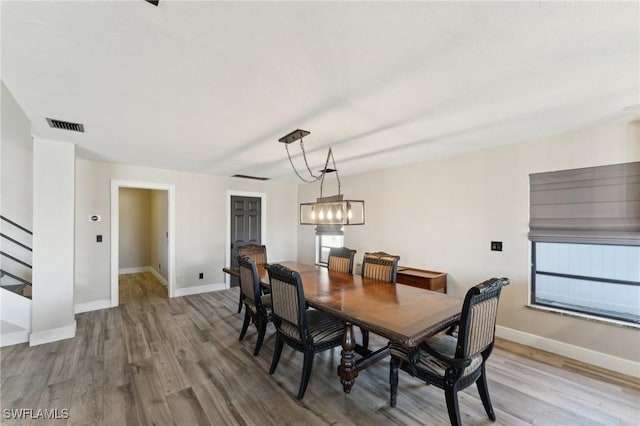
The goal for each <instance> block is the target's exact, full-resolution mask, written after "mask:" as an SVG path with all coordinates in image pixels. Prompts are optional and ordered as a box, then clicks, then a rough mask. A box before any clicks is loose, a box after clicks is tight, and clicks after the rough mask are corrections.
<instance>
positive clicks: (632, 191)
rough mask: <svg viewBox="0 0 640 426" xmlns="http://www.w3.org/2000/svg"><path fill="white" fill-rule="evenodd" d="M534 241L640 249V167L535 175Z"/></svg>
mask: <svg viewBox="0 0 640 426" xmlns="http://www.w3.org/2000/svg"><path fill="white" fill-rule="evenodd" d="M529 183H530V185H529V187H530V190H531V191H530V197H529V203H530V215H529V239H530V240H531V241H543V242H565V243H567V242H568V243H586V244H615V245H632V246H637V245H640V162H635V163H626V164H614V165H611V166H599V167H587V168H584V169H574V170H562V171H557V172H548V173H534V174H531V175H529Z"/></svg>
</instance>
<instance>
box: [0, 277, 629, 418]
mask: <svg viewBox="0 0 640 426" xmlns="http://www.w3.org/2000/svg"><path fill="white" fill-rule="evenodd" d="M237 291H238V290H237V288H235V289H230V290H225V291H221V292H212V293H206V294H200V295H194V296H187V297H180V298H174V299H168V298H167V293H166V289H165V288H164V287H162V286H161V285H160V284H159V283H158V282H157V281H156V280H155V278H154V277H153V275H151V274H149V273H144V274H131V275H124V276H122V277H121V280H120V302H121V305H120V306H119V307H117V308H112V309H106V310H101V311H94V312H88V313H84V314H79V315H77V316H76V319H77V325H78V327H77V335H76V337H75V338H73V339H68V340H64V341H61V342H55V343H49V344H46V345H40V346H36V347H29V346H28V345H27V344H21V345H15V346H10V347H5V348H2V349H1V350H0V360H1V364H0V365H1V366H0V380H1V387H0V390H1V395H0V408H2V409H3V410H4V409H16V408H31V409H33V410H36V409H58V410H62V409H68V410H69V418H68V419H60V420H46V419H33V420H31V419H27V420H22V421H19V420H7V419H6V418H5V412H4V411H2V410H0V421H2V422H3V423H6V424H36V425H44V424H53V425H65V424H67V425H125V424H127V425H154V424H155V425H173V424H177V425H223V424H229V425H271V424H273V425H276V424H277V425H281V424H304V425H326V424H341V425H362V424H366V425H368V426H373V425H390V424H394V425H395V424H406V425H420V424H422V425H448V424H449V420H448V417H447V410H446V404H445V399H444V394H443V392H442V391H441V390H439V389H437V388H435V387H433V386H426V385H425V384H423V383H421V382H420V381H418V380H415V379H413V378H411V377H410V376H409V375H407V374H405V373H403V372H401V373H400V374H401V375H400V387H399V392H398V405H397V406H396V407H395V408H391V407H389V403H388V398H389V385H388V376H389V362H388V359H387V360H384V361H381V362H379V363H378V364H376V365H374V366H373V367H371V368H369V369H368V370H366V371H364V372H362V373H361V374H360V376H359V377H358V379H357V381H356V384H355V386H354V388H353V390H352V391H351V394H344V393H343V392H342V388H341V385H340V381H339V379H338V377H337V374H336V366H337V365H338V363H339V361H340V349H339V348H337V349H335V350H333V351H328V352H325V353H322V354H318V355H317V356H316V358H315V362H314V367H313V372H312V377H311V381H310V383H309V387H308V389H307V393H306V395H305V398H304V400H303V401H297V400H296V399H295V394H296V392H297V389H298V384H299V380H300V374H301V372H302V356H301V354H300V353H297V352H295V351H293V350H291V349H290V348H287V347H285V348H284V350H283V353H282V358H281V360H280V364H279V366H278V370H277V371H276V372H275V374H274V375H273V376H270V375H269V374H268V369H269V365H270V363H271V357H272V355H273V346H274V343H275V330H274V328H273V325H271V324H270V325H269V327H268V330H267V336H266V338H265V342H264V345H263V347H262V350H261V352H260V355H259V356H257V357H254V356H253V355H252V352H253V346H254V344H255V339H256V334H257V333H256V330H255V328H254V327H252V328H250V329H249V331H248V332H247V336H246V337H245V340H244V341H238V336H239V334H240V328H241V325H242V318H243V317H242V315H241V314H237V313H236V309H237V306H238V305H237V300H238V293H237ZM383 344H384V341H382V340H381V339H377V338H376V337H375V336H372V346H374V347H375V346H381V345H383ZM487 371H488V373H487V375H488V378H489V390H490V393H491V399H492V401H493V405H494V409H495V411H496V415H497V417H498V420H497V421H496V422H495V423H492V422H491V421H490V420H489V419H488V418H487V417H486V414H485V412H484V409H483V408H482V403H481V402H480V399H479V397H478V393H477V390H476V388H475V387H470V388H468V389H467V390H465V391H463V392H461V393H460V394H459V399H460V410H461V414H462V421H463V423H464V424H465V425H489V424H497V425H545V426H546V425H640V408H638V405H639V402H640V384H639V382H638V380H635V379H633V378H629V377H624V376H620V375H617V374H612V373H610V372H607V371H604V370H601V369H597V368H594V367H590V366H585V365H583V364H580V363H577V362H573V361H570V360H567V359H564V358H562V357H558V356H555V355H551V354H547V353H543V352H540V351H537V350H533V349H531V348H527V347H523V346H520V345H517V344H513V343H510V342H506V341H499V342H498V346H497V347H496V349H495V350H494V353H493V354H492V356H491V358H490V360H489V362H488V364H487ZM34 412H35V411H34Z"/></svg>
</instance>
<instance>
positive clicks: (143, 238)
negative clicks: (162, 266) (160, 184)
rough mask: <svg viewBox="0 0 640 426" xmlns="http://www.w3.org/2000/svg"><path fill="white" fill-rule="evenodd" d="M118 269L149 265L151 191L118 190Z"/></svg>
mask: <svg viewBox="0 0 640 426" xmlns="http://www.w3.org/2000/svg"><path fill="white" fill-rule="evenodd" d="M119 206H120V220H119V224H120V239H119V243H120V246H119V247H120V250H119V251H118V254H119V257H120V260H119V268H120V269H121V270H122V269H128V268H143V267H146V266H150V265H151V232H152V231H151V217H152V215H151V191H150V190H148V189H135V188H120V202H119Z"/></svg>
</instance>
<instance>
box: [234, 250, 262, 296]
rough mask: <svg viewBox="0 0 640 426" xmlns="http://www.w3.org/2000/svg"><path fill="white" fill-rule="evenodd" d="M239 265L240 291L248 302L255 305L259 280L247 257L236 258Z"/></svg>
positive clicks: (251, 261)
mask: <svg viewBox="0 0 640 426" xmlns="http://www.w3.org/2000/svg"><path fill="white" fill-rule="evenodd" d="M238 263H239V265H240V291H241V292H242V294H243V295H244V297H245V298H246V299H249V302H250V303H251V304H253V305H255V303H256V300H257V299H259V298H260V278H259V277H258V270H257V268H256V263H255V262H254V261H253V259H251V258H249V257H247V256H240V257H239V258H238Z"/></svg>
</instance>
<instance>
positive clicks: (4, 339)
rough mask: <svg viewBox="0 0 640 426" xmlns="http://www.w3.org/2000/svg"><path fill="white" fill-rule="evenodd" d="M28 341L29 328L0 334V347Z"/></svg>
mask: <svg viewBox="0 0 640 426" xmlns="http://www.w3.org/2000/svg"><path fill="white" fill-rule="evenodd" d="M28 341H29V330H19V331H14V332H11V333H6V334H0V348H4V347H5V346H12V345H17V344H19V343H26V342H28Z"/></svg>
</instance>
